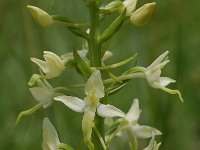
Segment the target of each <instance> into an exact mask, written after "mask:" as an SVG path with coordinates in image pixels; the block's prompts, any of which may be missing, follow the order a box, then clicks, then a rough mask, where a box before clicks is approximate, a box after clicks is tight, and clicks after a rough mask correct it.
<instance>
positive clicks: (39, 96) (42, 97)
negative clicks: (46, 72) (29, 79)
mask: <svg viewBox="0 0 200 150" xmlns="http://www.w3.org/2000/svg"><path fill="white" fill-rule="evenodd" d="M37 84H38V86H37V87H31V88H29V91H30V92H31V94H32V95H33V97H34V99H35V100H36V101H38V102H40V103H44V104H43V107H44V108H47V107H48V106H50V105H51V104H52V102H53V96H54V94H55V93H54V90H53V88H52V87H51V85H50V84H49V83H48V82H47V81H46V80H44V81H42V80H41V79H39V80H38V81H37Z"/></svg>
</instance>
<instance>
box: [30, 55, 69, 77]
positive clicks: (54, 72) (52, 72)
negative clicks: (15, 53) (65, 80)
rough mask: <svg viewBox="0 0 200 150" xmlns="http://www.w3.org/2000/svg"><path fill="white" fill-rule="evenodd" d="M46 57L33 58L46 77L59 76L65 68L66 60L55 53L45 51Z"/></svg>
mask: <svg viewBox="0 0 200 150" xmlns="http://www.w3.org/2000/svg"><path fill="white" fill-rule="evenodd" d="M43 56H44V59H45V61H43V60H40V59H37V58H31V60H32V61H33V62H34V63H36V64H37V65H38V66H39V67H40V68H41V69H42V71H43V72H44V74H45V75H44V78H45V79H50V78H54V77H57V76H59V75H60V74H61V73H62V72H63V70H64V69H65V64H64V61H63V60H62V59H61V58H60V57H59V56H58V55H56V54H55V53H53V52H50V51H44V55H43Z"/></svg>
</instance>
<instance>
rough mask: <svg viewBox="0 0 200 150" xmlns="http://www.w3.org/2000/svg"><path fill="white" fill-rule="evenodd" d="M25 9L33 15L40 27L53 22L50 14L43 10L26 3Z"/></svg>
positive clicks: (47, 25)
mask: <svg viewBox="0 0 200 150" xmlns="http://www.w3.org/2000/svg"><path fill="white" fill-rule="evenodd" d="M27 9H28V11H29V12H30V13H31V15H32V16H33V18H34V20H35V21H36V22H37V23H38V24H39V25H41V26H42V27H49V26H51V25H52V24H53V18H52V16H50V15H49V14H48V13H47V12H45V11H44V10H42V9H40V8H38V7H35V6H31V5H27Z"/></svg>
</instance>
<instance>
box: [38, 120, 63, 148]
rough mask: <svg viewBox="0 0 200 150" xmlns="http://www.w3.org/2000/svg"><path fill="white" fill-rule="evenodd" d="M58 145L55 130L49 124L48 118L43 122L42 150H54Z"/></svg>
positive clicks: (58, 141)
mask: <svg viewBox="0 0 200 150" xmlns="http://www.w3.org/2000/svg"><path fill="white" fill-rule="evenodd" d="M58 144H60V140H59V138H58V134H57V132H56V129H55V128H54V126H53V125H52V124H51V122H50V121H49V119H48V118H44V120H43V143H42V147H43V150H56V147H57V145H58Z"/></svg>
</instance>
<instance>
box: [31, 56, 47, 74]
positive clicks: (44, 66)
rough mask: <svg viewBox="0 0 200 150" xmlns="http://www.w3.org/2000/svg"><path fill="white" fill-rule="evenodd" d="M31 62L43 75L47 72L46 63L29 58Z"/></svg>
mask: <svg viewBox="0 0 200 150" xmlns="http://www.w3.org/2000/svg"><path fill="white" fill-rule="evenodd" d="M31 61H32V62H34V63H36V64H37V65H38V66H39V67H40V68H41V69H42V71H43V72H44V73H47V72H49V68H48V66H47V63H46V62H45V61H43V60H40V59H37V58H31Z"/></svg>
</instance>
